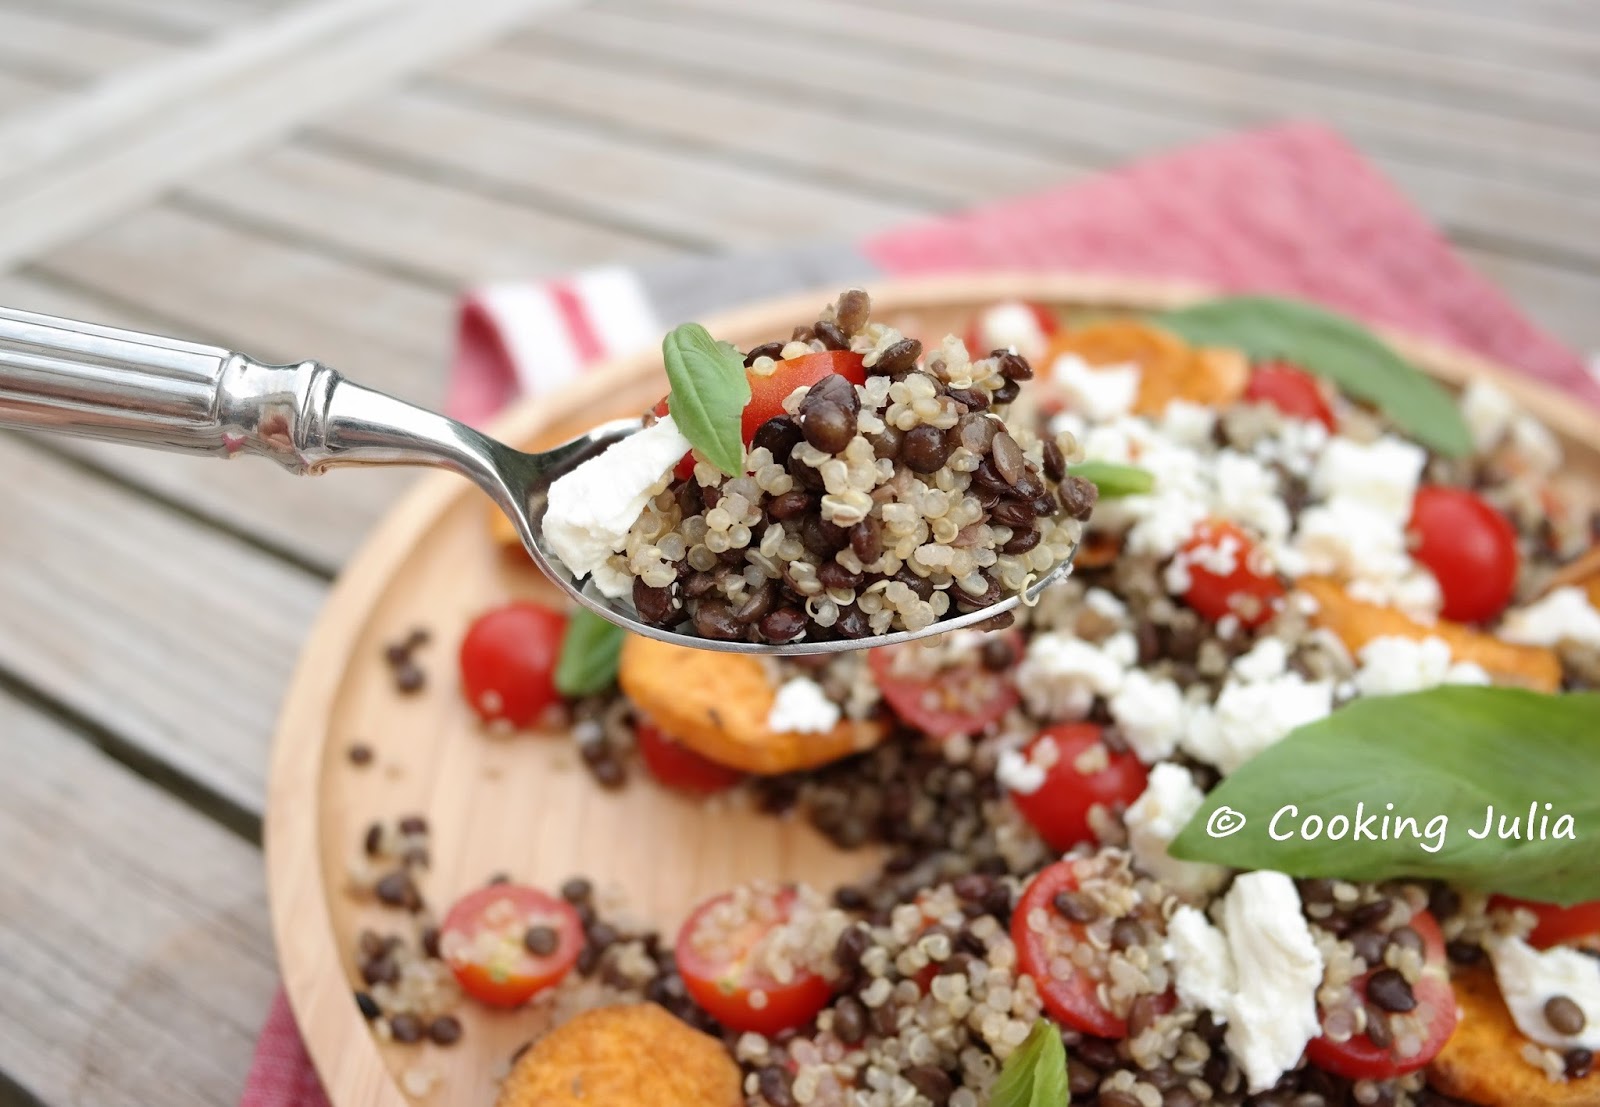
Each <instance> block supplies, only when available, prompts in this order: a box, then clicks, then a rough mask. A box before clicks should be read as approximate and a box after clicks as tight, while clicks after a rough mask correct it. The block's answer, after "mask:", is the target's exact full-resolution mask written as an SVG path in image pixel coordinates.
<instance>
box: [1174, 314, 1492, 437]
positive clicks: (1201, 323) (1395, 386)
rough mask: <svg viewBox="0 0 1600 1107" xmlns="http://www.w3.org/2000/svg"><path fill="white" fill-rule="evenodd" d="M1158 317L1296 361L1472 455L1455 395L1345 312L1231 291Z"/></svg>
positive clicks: (1209, 337) (1253, 351)
mask: <svg viewBox="0 0 1600 1107" xmlns="http://www.w3.org/2000/svg"><path fill="white" fill-rule="evenodd" d="M1156 322H1157V323H1159V324H1160V325H1161V326H1162V327H1165V328H1166V329H1167V330H1170V331H1172V332H1174V333H1175V334H1178V335H1181V336H1182V337H1183V338H1185V339H1187V340H1188V341H1190V342H1193V343H1196V344H1200V345H1207V346H1231V347H1234V348H1235V349H1239V350H1243V351H1244V352H1245V353H1246V354H1248V355H1250V357H1251V358H1256V359H1260V358H1283V359H1284V360H1286V361H1292V362H1294V363H1295V364H1296V365H1299V366H1302V367H1303V368H1305V369H1308V370H1310V371H1311V372H1313V373H1316V374H1318V375H1320V376H1323V377H1327V378H1328V379H1329V380H1331V381H1332V382H1333V383H1334V384H1336V385H1338V386H1339V387H1340V388H1341V389H1343V390H1344V391H1345V392H1346V393H1348V394H1349V395H1351V396H1353V397H1354V398H1356V399H1358V400H1365V401H1366V402H1368V403H1370V404H1373V405H1374V406H1375V407H1377V408H1378V410H1379V411H1381V412H1383V413H1384V414H1385V415H1387V416H1388V417H1389V418H1390V419H1392V420H1393V421H1394V423H1395V425H1396V426H1397V427H1399V428H1400V429H1401V430H1403V431H1405V432H1406V433H1407V434H1409V435H1410V436H1411V437H1412V438H1415V439H1416V440H1417V441H1418V442H1420V443H1422V444H1423V445H1424V446H1427V447H1428V448H1430V449H1432V450H1434V451H1436V452H1438V453H1441V454H1443V455H1445V456H1446V457H1465V456H1467V455H1468V454H1470V453H1472V433H1471V431H1469V430H1468V429H1467V423H1466V420H1465V419H1463V418H1462V417H1461V411H1460V409H1459V408H1458V407H1457V406H1456V401H1455V398H1454V397H1453V396H1451V395H1450V393H1449V392H1448V391H1446V390H1445V388H1444V387H1443V386H1441V385H1440V384H1439V383H1438V382H1437V381H1435V380H1434V379H1433V378H1432V377H1429V376H1428V375H1427V374H1426V373H1424V372H1422V370H1420V369H1418V368H1417V367H1416V366H1414V365H1412V364H1411V363H1410V362H1408V361H1406V360H1405V359H1404V358H1402V357H1400V355H1398V354H1396V353H1395V352H1394V351H1393V350H1391V349H1390V348H1389V347H1388V346H1386V345H1384V344H1383V343H1382V342H1381V341H1379V340H1378V339H1377V338H1376V337H1374V336H1373V334H1372V333H1371V332H1370V331H1368V330H1366V328H1364V327H1362V326H1361V325H1360V324H1358V323H1355V322H1352V321H1351V320H1349V319H1346V318H1345V317H1344V316H1341V315H1335V314H1333V313H1332V312H1330V311H1325V310H1323V309H1322V308H1319V307H1313V306H1312V305H1311V304H1307V303H1302V302H1301V301H1299V300H1283V299H1278V298H1275V297H1272V296H1232V297H1226V298H1223V299H1218V300H1208V301H1206V302H1205V303H1201V304H1196V305H1195V306H1194V307H1189V308H1181V309H1179V310H1177V311H1172V312H1168V313H1167V314H1165V315H1162V316H1160V317H1158V318H1157V320H1156Z"/></svg>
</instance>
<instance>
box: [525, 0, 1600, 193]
mask: <svg viewBox="0 0 1600 1107" xmlns="http://www.w3.org/2000/svg"><path fill="white" fill-rule="evenodd" d="M590 10H591V9H587V8H586V9H578V10H577V11H575V12H572V13H568V14H567V15H566V16H564V17H562V18H563V19H570V18H575V17H577V16H581V15H583V14H586V13H587V12H588V11H590ZM593 10H595V11H606V12H621V11H626V12H627V14H629V15H630V16H631V17H633V18H634V19H635V20H636V21H638V20H647V21H648V22H650V23H651V24H653V25H655V24H661V23H663V21H670V23H671V24H672V26H673V27H674V28H675V29H677V30H678V31H679V32H681V33H687V34H692V35H699V34H700V33H702V31H704V32H705V33H715V32H720V31H723V30H736V31H737V32H738V34H739V35H741V36H743V37H746V38H748V37H750V36H757V37H761V38H763V39H764V41H765V42H767V43H772V42H773V41H774V40H775V39H779V38H782V39H784V40H786V41H793V42H796V43H799V42H800V41H802V40H803V39H812V40H814V41H816V42H819V43H820V42H827V43H828V44H829V52H830V53H835V54H848V55H850V56H852V57H862V58H864V59H866V60H868V61H872V62H876V63H878V64H879V65H881V66H884V67H885V69H884V71H885V72H886V73H887V72H892V69H893V65H894V62H895V60H897V59H904V60H905V61H907V62H910V63H912V64H918V65H921V66H922V67H924V68H927V66H928V62H927V60H925V59H921V58H919V57H918V55H922V54H926V55H929V56H930V57H935V58H939V59H941V60H940V63H939V64H938V66H937V68H935V69H934V72H936V73H939V74H940V75H944V76H950V77H952V78H957V77H958V76H960V75H966V74H985V75H987V76H989V77H990V78H991V79H993V80H996V81H998V82H1000V83H1002V84H1007V83H1009V84H1012V85H1016V86H1022V87H1026V88H1029V89H1034V88H1041V89H1043V88H1048V89H1052V90H1056V91H1059V92H1060V93H1063V94H1066V95H1070V96H1074V97H1077V96H1083V97H1086V98H1093V99H1095V100H1096V101H1098V102H1099V103H1100V104H1101V105H1103V106H1105V107H1107V108H1112V109H1114V108H1118V107H1124V106H1130V107H1131V106H1139V107H1142V108H1144V109H1145V110H1149V111H1152V112H1155V113H1158V114H1166V115H1171V116H1174V117H1178V118H1187V119H1196V118H1198V119H1202V120H1206V121H1213V122H1214V123H1215V124H1216V125H1220V126H1233V127H1237V126H1243V125H1246V124H1250V123H1261V122H1267V121H1270V120H1273V119H1281V118H1284V117H1285V116H1293V115H1301V116H1311V117H1320V118H1325V119H1329V120H1332V121H1333V122H1335V123H1336V124H1337V125H1339V126H1341V127H1343V128H1345V129H1347V130H1349V131H1350V132H1351V133H1352V134H1354V135H1356V136H1357V137H1361V138H1363V140H1364V141H1369V142H1371V143H1372V144H1373V145H1374V146H1377V145H1378V144H1380V143H1383V144H1387V145H1386V146H1385V147H1384V148H1385V149H1396V150H1400V149H1404V150H1410V151H1416V152H1419V153H1424V154H1426V155H1427V156H1430V157H1433V158H1435V159H1436V160H1440V159H1442V160H1444V161H1447V162H1451V163H1454V164H1473V165H1477V164H1479V163H1480V162H1481V160H1482V159H1484V158H1485V157H1492V158H1494V159H1496V160H1497V162H1503V163H1504V165H1505V166H1507V167H1510V168H1514V169H1517V170H1519V171H1525V172H1527V173H1529V174H1531V173H1533V172H1536V171H1544V172H1547V173H1549V174H1551V175H1552V176H1555V177H1558V178H1560V179H1564V180H1567V179H1570V180H1577V181H1584V182H1593V181H1594V180H1595V179H1596V175H1597V174H1600V133H1596V129H1595V128H1590V129H1579V128H1573V127H1558V126H1554V125H1550V124H1541V123H1531V122H1526V121H1521V120H1508V119H1499V118H1495V117H1492V116H1489V115H1485V114H1483V113H1481V112H1476V111H1468V110H1463V109H1459V108H1449V107H1444V106H1440V105H1435V104H1425V103H1419V102H1417V101H1415V100H1412V99H1410V98H1406V97H1397V96H1386V95H1382V94H1378V93H1374V92H1371V91H1368V90H1367V89H1365V88H1331V87H1327V86H1322V85H1318V84H1314V83H1311V82H1308V81H1304V80H1298V79H1293V78H1283V77H1274V76H1270V75H1267V74H1261V73H1256V72H1249V71H1246V70H1242V69H1236V68H1230V67H1228V66H1223V65H1216V64H1210V63H1208V62H1206V61H1205V60H1185V59H1177V58H1170V57H1156V56H1153V55H1150V54H1145V53H1139V52H1137V51H1132V50H1119V49H1114V48H1111V47H1107V46H1103V45H1098V44H1084V43H1077V42H1074V41H1073V40H1072V39H1071V38H1068V37H1056V36H1051V37H1045V36H1041V35H1038V34H1032V33H1027V32H1024V31H1021V30H1016V29H1012V28H1011V27H1009V26H1008V25H1006V24H1004V23H1003V22H1001V23H995V22H994V17H993V15H992V13H991V12H990V9H989V8H988V7H986V6H982V5H972V6H969V7H967V8H964V9H960V11H961V12H963V13H964V14H963V15H961V17H960V18H940V17H939V15H938V14H937V13H938V12H939V11H946V12H948V11H950V10H951V9H949V8H932V9H926V10H925V9H924V8H923V6H922V5H918V4H915V3H914V2H913V0H866V2H864V3H862V4H855V3H848V2H845V0H797V2H796V3H793V4H783V5H763V6H762V7H761V8H760V9H759V10H758V11H752V10H750V9H748V8H743V7H741V6H740V5H739V3H738V0H600V3H599V4H598V5H597V7H596V8H595V9H593ZM739 12H742V13H743V14H742V16H739V17H738V18H735V15H736V13H739ZM552 22H560V20H554V21H552ZM846 24H848V25H849V27H850V31H851V33H850V35H849V36H848V37H840V36H839V35H838V34H837V28H838V27H840V26H844V25H846ZM640 34H641V32H640V31H639V30H637V29H636V30H635V31H634V36H635V37H638V36H640ZM644 37H646V38H647V39H649V40H650V41H651V42H652V43H653V42H654V40H655V32H654V31H651V32H646V33H645V35H644ZM867 87H868V88H872V86H867ZM872 91H876V89H875V88H874V89H872Z"/></svg>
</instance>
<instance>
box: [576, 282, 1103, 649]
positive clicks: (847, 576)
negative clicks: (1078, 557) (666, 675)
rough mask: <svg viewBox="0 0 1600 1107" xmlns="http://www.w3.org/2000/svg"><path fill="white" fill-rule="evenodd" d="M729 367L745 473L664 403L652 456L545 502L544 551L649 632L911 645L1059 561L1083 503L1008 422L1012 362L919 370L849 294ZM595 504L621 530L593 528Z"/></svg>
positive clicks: (1006, 354)
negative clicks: (622, 486) (738, 401)
mask: <svg viewBox="0 0 1600 1107" xmlns="http://www.w3.org/2000/svg"><path fill="white" fill-rule="evenodd" d="M724 353H725V354H727V355H731V357H732V359H733V361H734V363H735V364H734V367H733V372H734V374H735V376H736V378H737V379H736V382H735V383H736V384H743V385H744V386H745V389H746V395H747V396H748V399H747V400H746V401H745V402H744V404H743V405H742V411H738V412H737V413H738V415H739V423H740V428H741V439H742V445H743V447H744V448H743V450H742V451H740V454H741V455H742V456H739V457H738V463H737V464H735V465H733V466H731V467H729V469H728V471H724V470H723V469H722V468H719V467H718V465H717V464H715V463H713V462H712V461H711V460H709V459H708V458H707V457H706V453H705V451H704V450H702V449H701V448H699V444H697V443H696V444H695V445H696V446H697V448H696V449H695V450H694V451H693V452H690V451H689V447H690V445H691V444H692V443H691V439H690V438H687V437H685V436H684V434H683V433H682V432H684V431H688V430H690V429H691V428H690V427H688V426H686V425H685V426H679V425H678V424H676V423H674V422H673V421H672V420H673V418H674V416H672V415H671V414H670V413H669V410H668V408H669V403H670V399H669V400H667V401H663V402H662V403H661V404H660V405H658V406H657V408H656V409H655V410H654V411H652V412H649V413H647V414H646V417H645V418H646V430H645V431H644V432H642V434H643V435H646V436H652V437H655V436H659V437H661V438H662V439H663V444H662V445H661V446H659V447H658V446H657V445H656V444H655V442H654V441H652V442H650V443H648V444H641V443H639V442H630V443H628V444H627V445H626V446H625V447H616V448H613V450H612V451H610V452H608V453H607V454H605V455H602V456H601V457H599V458H596V459H595V460H594V461H593V462H591V463H590V465H589V466H587V467H586V469H587V470H588V471H580V472H578V473H575V474H573V475H572V476H570V477H569V478H566V479H564V480H563V481H561V482H558V483H557V485H556V486H555V487H554V488H552V489H551V492H550V510H549V512H548V513H547V514H546V516H545V523H544V525H545V532H546V534H547V536H548V537H549V539H550V541H551V545H552V547H553V548H554V549H555V551H556V552H557V553H558V554H559V555H560V557H561V559H562V560H563V562H565V563H566V565H567V567H568V568H570V569H571V570H572V571H573V572H574V573H579V574H582V573H587V574H588V575H590V576H591V577H592V578H593V579H594V582H595V584H596V586H597V587H598V588H599V589H600V590H601V591H602V592H604V593H606V594H608V595H622V594H624V593H625V592H629V593H631V596H632V599H633V604H634V607H635V609H636V610H637V611H638V614H639V616H640V618H641V619H643V620H644V621H645V622H646V623H650V624H653V625H656V626H661V627H665V628H672V627H677V626H679V625H680V624H683V625H685V626H686V627H690V628H692V630H693V633H694V634H697V635H699V636H701V637H704V638H720V639H742V640H749V641H753V642H769V643H782V642H792V641H797V640H801V639H807V640H813V641H814V640H817V639H827V638H840V637H842V638H864V637H867V636H868V635H875V634H884V633H887V632H890V631H899V630H913V631H915V630H922V629H924V628H925V627H928V626H930V625H932V624H933V623H934V622H936V621H938V620H939V619H941V618H944V617H946V616H949V615H953V614H958V613H968V612H972V611H976V610H978V609H980V608H983V607H987V606H990V605H992V604H994V603H996V602H998V601H999V600H1000V599H1001V598H1002V597H1004V596H1007V595H1014V594H1016V593H1018V592H1021V591H1023V590H1024V589H1025V588H1026V587H1027V586H1028V585H1029V584H1030V583H1032V582H1033V581H1034V580H1037V579H1039V578H1042V577H1043V576H1044V575H1046V574H1047V573H1048V572H1049V571H1050V570H1051V569H1053V568H1055V567H1056V566H1057V565H1060V564H1061V563H1063V562H1064V561H1066V560H1067V559H1068V558H1069V557H1071V555H1072V551H1073V549H1074V548H1075V547H1076V544H1077V539H1078V535H1079V534H1080V532H1081V530H1082V525H1083V520H1084V519H1086V518H1087V517H1088V515H1089V511H1090V509H1091V508H1092V507H1093V505H1094V501H1095V486H1094V485H1093V484H1092V483H1091V482H1090V481H1089V480H1087V479H1085V478H1083V477H1079V476H1073V475H1071V474H1069V473H1068V472H1067V461H1068V457H1067V453H1066V451H1064V450H1063V449H1062V442H1058V441H1057V440H1056V437H1055V436H1052V435H1049V434H1045V433H1041V430H1042V428H1039V427H1036V426H1033V425H1019V426H1012V425H1010V424H1009V423H1008V421H1007V413H1008V411H1009V410H1010V408H1011V405H1012V403H1013V402H1014V401H1015V400H1016V399H1017V397H1018V396H1019V394H1020V392H1021V388H1022V384H1023V382H1025V381H1027V380H1029V379H1031V378H1032V377H1033V368H1032V366H1030V365H1029V363H1028V361H1027V359H1026V358H1025V357H1023V356H1022V355H1021V354H1018V353H1017V352H1016V351H1015V350H1013V349H1010V348H1006V349H994V350H992V351H989V352H986V353H983V352H978V351H973V352H971V353H969V351H968V350H967V348H966V346H965V345H964V344H963V343H962V342H961V341H960V340H959V339H957V338H955V337H954V336H950V337H948V338H946V339H945V340H944V341H943V342H942V343H941V344H940V345H939V346H937V347H936V348H934V349H931V350H928V351H926V352H925V351H924V349H923V345H922V342H921V341H920V340H918V339H916V338H907V337H906V336H904V335H902V334H901V333H900V332H899V331H897V330H895V329H894V328H893V327H890V326H888V325H886V324H883V323H879V322H874V321H873V320H872V318H871V301H870V299H869V297H868V296H867V294H866V293H865V292H864V291H862V290H861V289H850V290H848V291H846V292H844V293H841V294H840V296H839V297H838V299H837V300H836V301H835V302H834V303H832V304H829V305H828V306H827V307H825V308H824V309H823V310H822V312H821V313H820V315H819V316H818V318H817V319H816V321H815V322H813V323H810V324H805V325H801V326H798V327H796V328H795V329H794V333H793V334H792V335H791V337H790V338H789V339H788V341H773V342H764V343H761V344H760V345H758V346H755V347H754V348H752V349H751V350H749V351H748V352H746V353H742V354H741V353H739V352H737V351H732V350H731V348H726V349H725V351H724ZM740 361H742V363H743V364H742V366H739V365H738V364H737V363H738V362H740ZM710 362H711V358H710V357H709V356H704V355H703V360H702V362H701V364H709V363H710ZM741 369H742V372H741ZM685 408H688V405H687V404H683V405H679V406H676V407H675V410H678V411H679V415H680V416H681V415H682V410H683V409H685ZM735 410H736V409H735ZM733 414H734V410H730V411H729V412H728V413H727V415H728V417H729V418H730V419H731V418H732V416H733ZM1063 441H1066V442H1067V443H1068V445H1069V448H1070V440H1063ZM624 449H625V450H626V451H628V454H627V456H623V450H624ZM645 455H648V459H647V460H648V461H651V462H655V463H656V464H655V466H654V468H652V467H651V466H650V465H649V464H646V457H645ZM636 456H637V457H639V458H640V459H641V460H640V461H639V462H638V465H639V468H637V469H635V468H633V466H632V462H633V458H634V457H636ZM663 458H666V459H671V460H675V461H676V465H675V466H672V467H670V468H669V467H668V466H667V465H666V464H662V459H663ZM630 478H632V479H634V481H635V483H636V484H643V485H644V489H643V491H642V493H641V494H640V495H638V496H637V497H635V498H634V499H632V500H630V499H629V497H628V495H627V494H626V493H619V492H617V491H616V484H617V483H618V482H619V481H620V482H623V483H626V481H627V480H629V479H630ZM596 496H609V497H611V498H618V499H622V500H625V501H627V502H628V511H627V512H624V513H622V515H619V516H617V517H616V518H614V519H608V520H607V522H608V523H610V524H612V525H611V526H610V527H609V528H607V527H605V526H600V525H598V522H597V518H596V517H597V516H598V515H601V514H604V513H605V512H602V511H597V510H596V508H595V504H594V499H595V497H596ZM635 500H637V501H638V503H639V505H640V510H639V511H638V513H637V515H636V517H633V518H631V519H625V518H623V516H624V515H627V514H629V513H631V512H632V510H633V503H634V502H635ZM618 522H621V523H623V524H624V525H625V529H624V528H623V527H619V526H616V525H614V524H615V523H618Z"/></svg>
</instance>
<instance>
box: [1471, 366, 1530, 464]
mask: <svg viewBox="0 0 1600 1107" xmlns="http://www.w3.org/2000/svg"><path fill="white" fill-rule="evenodd" d="M1461 417H1462V418H1463V419H1465V420H1466V421H1467V429H1468V430H1470V431H1471V432H1472V445H1473V447H1474V448H1475V449H1476V450H1477V451H1478V452H1479V453H1487V452H1488V451H1489V450H1491V449H1493V448H1494V447H1495V446H1498V445H1499V444H1500V440H1501V439H1502V438H1504V437H1505V436H1506V432H1507V431H1508V430H1510V429H1511V421H1512V420H1513V419H1515V418H1516V417H1517V405H1516V402H1515V401H1513V400H1512V399H1511V397H1510V396H1508V395H1506V393H1505V392H1504V391H1503V390H1502V389H1501V388H1500V386H1499V385H1497V384H1495V383H1493V382H1492V381H1490V380H1488V379H1487V378H1484V377H1475V378H1473V379H1472V380H1471V381H1470V382H1468V384H1467V387H1466V388H1465V389H1463V390H1462V392H1461Z"/></svg>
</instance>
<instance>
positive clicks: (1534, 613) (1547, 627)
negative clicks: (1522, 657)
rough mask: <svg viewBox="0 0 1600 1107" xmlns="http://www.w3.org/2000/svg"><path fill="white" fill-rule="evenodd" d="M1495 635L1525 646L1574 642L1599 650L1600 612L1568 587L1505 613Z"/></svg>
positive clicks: (1576, 588)
mask: <svg viewBox="0 0 1600 1107" xmlns="http://www.w3.org/2000/svg"><path fill="white" fill-rule="evenodd" d="M1496 633H1497V634H1499V636H1500V637H1501V638H1504V639H1505V640H1506V641H1507V642H1516V643H1519V644H1521V645H1524V646H1554V645H1557V644H1559V643H1561V642H1563V641H1573V642H1579V643H1582V644H1583V645H1586V646H1594V647H1596V648H1600V611H1596V610H1595V608H1594V605H1593V604H1591V603H1590V602H1589V597H1588V595H1587V594H1586V593H1585V592H1584V591H1583V589H1581V588H1578V587H1577V586H1575V585H1568V586H1566V587H1565V588H1557V589H1555V590H1554V591H1552V592H1551V593H1550V594H1549V595H1547V596H1544V597H1542V598H1541V599H1538V600H1536V601H1534V602H1533V603H1531V604H1529V605H1528V606H1526V607H1521V608H1518V609H1516V610H1515V611H1510V612H1507V613H1506V617H1505V619H1504V620H1502V621H1501V623H1500V629H1499V630H1498V631H1497V632H1496Z"/></svg>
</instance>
